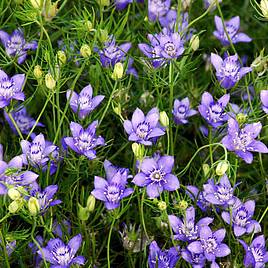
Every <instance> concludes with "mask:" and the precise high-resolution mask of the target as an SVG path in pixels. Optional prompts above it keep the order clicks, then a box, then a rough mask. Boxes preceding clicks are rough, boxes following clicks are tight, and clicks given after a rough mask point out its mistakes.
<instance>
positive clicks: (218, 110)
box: [198, 92, 230, 128]
mask: <svg viewBox="0 0 268 268" xmlns="http://www.w3.org/2000/svg"><path fill="white" fill-rule="evenodd" d="M229 100H230V95H229V94H225V95H223V96H222V97H221V98H220V99H219V100H218V101H214V99H213V97H212V96H211V94H210V93H208V92H204V93H203V95H202V100H201V104H200V105H199V106H198V110H199V113H200V114H201V115H202V117H203V118H204V119H206V121H207V122H208V123H209V124H210V125H211V126H212V127H214V128H217V127H219V126H221V125H222V124H223V123H224V122H225V121H227V120H228V115H227V114H226V112H225V111H224V110H225V107H226V106H227V104H228V102H229Z"/></svg>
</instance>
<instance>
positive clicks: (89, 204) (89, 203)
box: [86, 194, 96, 212]
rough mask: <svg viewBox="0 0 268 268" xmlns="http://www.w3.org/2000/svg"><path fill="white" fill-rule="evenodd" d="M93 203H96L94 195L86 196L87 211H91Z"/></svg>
mask: <svg viewBox="0 0 268 268" xmlns="http://www.w3.org/2000/svg"><path fill="white" fill-rule="evenodd" d="M95 203H96V199H95V197H94V196H93V195H92V194H91V195H90V196H89V197H88V198H87V206H86V208H87V210H88V212H92V211H93V210H94V208H95Z"/></svg>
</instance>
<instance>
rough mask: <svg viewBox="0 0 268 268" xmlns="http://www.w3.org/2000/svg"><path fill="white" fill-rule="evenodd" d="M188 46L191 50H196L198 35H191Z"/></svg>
mask: <svg viewBox="0 0 268 268" xmlns="http://www.w3.org/2000/svg"><path fill="white" fill-rule="evenodd" d="M190 47H191V49H192V50H193V51H196V50H197V49H198V48H199V37H198V35H196V34H194V35H193V36H192V37H191V40H190Z"/></svg>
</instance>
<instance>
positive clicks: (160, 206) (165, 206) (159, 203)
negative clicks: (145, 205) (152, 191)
mask: <svg viewBox="0 0 268 268" xmlns="http://www.w3.org/2000/svg"><path fill="white" fill-rule="evenodd" d="M157 206H158V208H159V209H160V210H161V211H163V210H166V209H167V204H166V202H164V201H159V202H158V204H157Z"/></svg>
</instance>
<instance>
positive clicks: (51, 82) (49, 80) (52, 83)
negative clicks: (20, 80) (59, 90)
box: [45, 73, 56, 90]
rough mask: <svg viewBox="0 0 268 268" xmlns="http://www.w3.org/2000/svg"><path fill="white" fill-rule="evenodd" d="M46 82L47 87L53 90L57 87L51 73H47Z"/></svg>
mask: <svg viewBox="0 0 268 268" xmlns="http://www.w3.org/2000/svg"><path fill="white" fill-rule="evenodd" d="M45 83H46V87H47V88H48V89H51V90H53V89H54V88H55V87H56V81H55V79H54V78H53V77H52V75H51V74H50V73H48V74H46V76H45Z"/></svg>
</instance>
